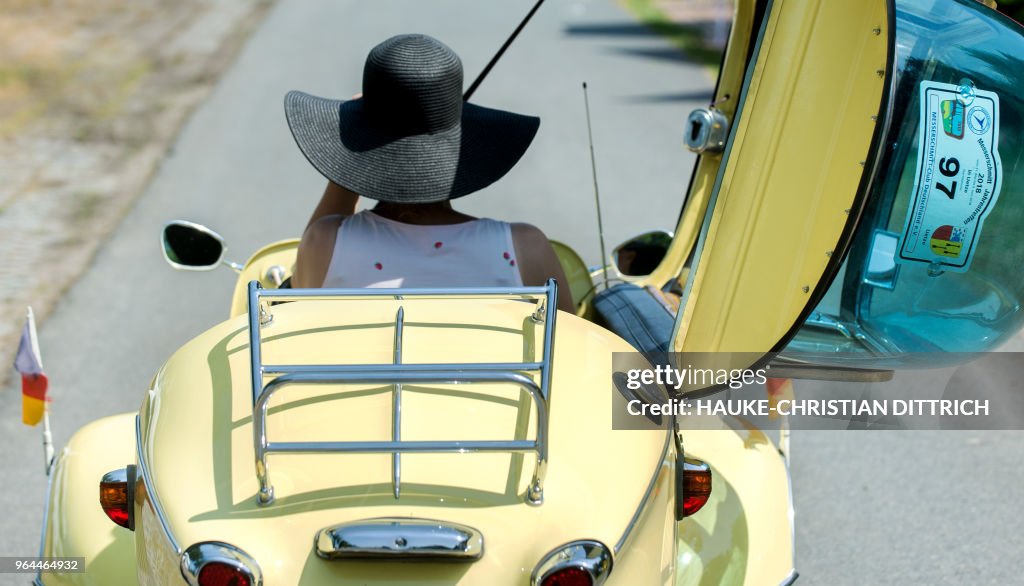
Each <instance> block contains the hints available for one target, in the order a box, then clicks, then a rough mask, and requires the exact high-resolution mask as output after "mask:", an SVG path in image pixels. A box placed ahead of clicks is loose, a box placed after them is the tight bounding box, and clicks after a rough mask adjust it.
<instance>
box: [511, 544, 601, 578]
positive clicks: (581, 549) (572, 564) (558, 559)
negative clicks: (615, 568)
mask: <svg viewBox="0 0 1024 586" xmlns="http://www.w3.org/2000/svg"><path fill="white" fill-rule="evenodd" d="M611 573H612V552H611V551H610V550H609V549H608V548H607V547H605V545H604V544H603V543H601V542H600V541H591V540H588V539H585V540H581V541H573V542H571V543H566V544H565V545H563V546H561V547H559V548H557V549H554V550H552V551H550V552H548V554H547V555H546V556H544V559H542V560H541V561H540V563H539V564H537V567H536V568H534V569H533V575H532V576H531V577H530V585H531V586H601V584H604V582H605V580H607V579H608V575H609V574H611Z"/></svg>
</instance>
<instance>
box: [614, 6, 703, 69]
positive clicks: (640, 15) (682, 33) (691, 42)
mask: <svg viewBox="0 0 1024 586" xmlns="http://www.w3.org/2000/svg"><path fill="white" fill-rule="evenodd" d="M619 2H620V3H621V4H622V5H623V6H625V7H626V9H627V10H629V11H630V12H632V13H633V15H634V16H635V17H636V18H637V20H639V21H640V22H641V23H643V24H644V25H646V26H647V27H648V28H650V29H651V30H653V31H654V32H656V33H658V34H659V35H662V36H664V37H665V38H667V39H668V40H669V41H670V42H671V43H672V44H673V45H675V46H676V47H678V48H679V49H680V50H681V51H683V53H685V54H686V56H687V57H688V58H689V59H690V60H691V61H694V62H696V63H700V64H701V65H705V66H707V67H709V68H711V69H712V70H713V73H715V72H717V71H718V67H719V65H720V63H721V60H722V51H721V49H717V48H715V47H709V46H708V45H707V44H706V43H705V42H704V29H703V28H702V27H701V26H700V25H696V24H683V23H679V22H675V21H673V20H670V19H669V18H668V16H666V15H665V13H664V12H663V11H662V10H661V9H660V8H659V7H658V4H657V2H656V1H655V0H619Z"/></svg>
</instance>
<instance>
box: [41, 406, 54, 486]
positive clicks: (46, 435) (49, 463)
mask: <svg viewBox="0 0 1024 586" xmlns="http://www.w3.org/2000/svg"><path fill="white" fill-rule="evenodd" d="M43 459H44V462H43V465H44V466H45V467H46V476H50V472H52V471H53V435H51V434H50V410H49V409H47V410H46V411H43Z"/></svg>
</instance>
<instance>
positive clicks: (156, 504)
mask: <svg viewBox="0 0 1024 586" xmlns="http://www.w3.org/2000/svg"><path fill="white" fill-rule="evenodd" d="M135 451H136V459H138V461H139V471H141V472H142V482H143V484H145V486H146V496H147V497H148V498H147V500H148V501H149V506H150V507H152V509H153V514H154V515H155V516H156V518H157V520H159V521H160V527H161V528H162V529H163V531H164V537H166V538H167V542H168V543H169V544H170V546H171V549H173V550H174V553H175V554H179V555H180V554H181V547H179V546H178V542H177V541H175V540H174V535H173V534H171V528H170V526H168V525H167V518H166V517H165V516H164V509H163V507H162V506H161V505H160V497H159V496H157V493H156V485H154V484H153V477H152V476H151V475H150V473H149V465H148V464H147V463H146V458H145V454H144V453H143V451H142V422H141V421H140V420H139V416H138V415H136V416H135Z"/></svg>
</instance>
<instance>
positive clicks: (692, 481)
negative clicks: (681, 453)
mask: <svg viewBox="0 0 1024 586" xmlns="http://www.w3.org/2000/svg"><path fill="white" fill-rule="evenodd" d="M682 467H683V470H682V482H681V483H680V486H677V489H681V490H680V494H677V495H676V498H677V499H681V500H682V506H681V507H677V508H676V513H677V518H679V519H681V518H682V517H689V516H690V515H692V514H694V513H696V512H697V511H699V510H701V508H702V507H703V506H704V505H705V504H707V502H708V498H709V497H711V468H710V467H709V466H708V465H707V464H705V463H704V462H701V461H700V460H694V459H691V458H684V459H683V462H682ZM677 473H678V471H677ZM680 509H681V510H680Z"/></svg>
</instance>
